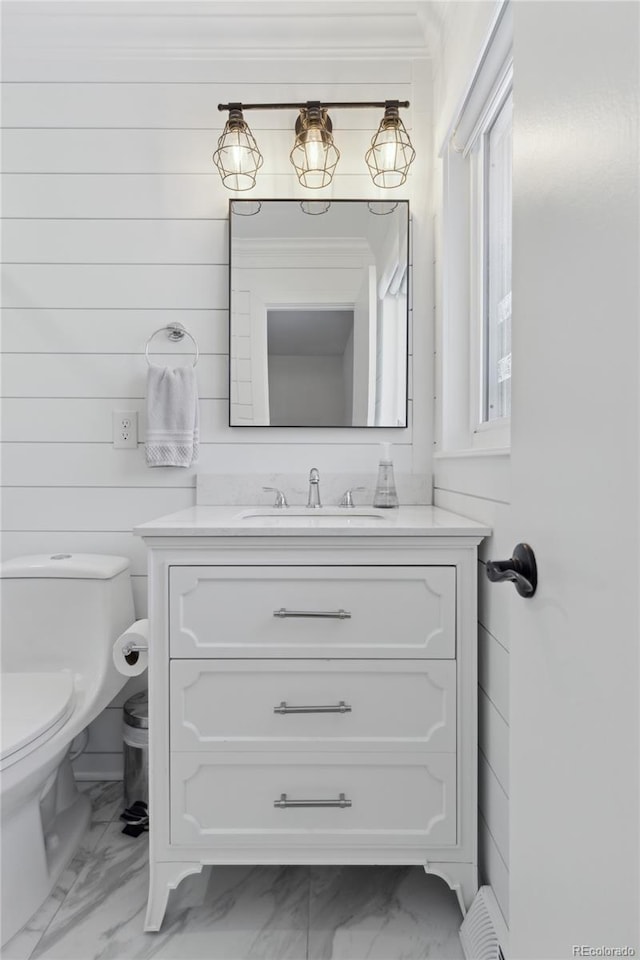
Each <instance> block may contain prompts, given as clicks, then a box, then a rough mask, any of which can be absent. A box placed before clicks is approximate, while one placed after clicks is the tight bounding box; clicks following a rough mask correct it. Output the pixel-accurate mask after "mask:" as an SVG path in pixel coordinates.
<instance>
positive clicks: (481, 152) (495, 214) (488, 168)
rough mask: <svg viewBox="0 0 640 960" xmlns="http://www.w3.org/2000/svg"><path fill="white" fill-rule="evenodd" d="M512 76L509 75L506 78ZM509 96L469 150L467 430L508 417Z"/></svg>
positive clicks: (509, 282)
mask: <svg viewBox="0 0 640 960" xmlns="http://www.w3.org/2000/svg"><path fill="white" fill-rule="evenodd" d="M509 79H510V78H509ZM512 120H513V95H512V93H511V90H510V86H509V87H508V88H507V91H506V96H505V97H504V99H502V98H501V102H499V104H498V105H497V106H495V107H494V108H493V109H492V110H490V111H489V112H488V114H487V117H486V120H485V122H484V123H483V125H482V127H481V129H480V132H479V135H478V137H477V139H476V141H475V143H474V146H473V150H472V153H471V158H472V159H471V163H472V166H475V167H476V171H475V181H476V183H477V185H478V189H477V191H476V192H475V196H474V195H473V194H472V197H473V200H472V202H473V203H474V206H475V207H476V216H477V221H478V235H477V236H476V242H475V244H474V246H473V248H472V265H471V269H472V270H473V271H474V272H475V273H476V274H477V281H476V282H477V286H476V285H475V284H474V285H473V286H475V287H476V289H477V291H478V296H477V297H476V298H475V302H474V303H472V304H471V313H472V322H473V314H474V313H475V314H476V317H475V322H476V323H477V324H478V326H479V335H478V336H477V337H476V338H473V341H474V343H475V344H476V349H475V350H474V351H473V353H472V356H471V363H472V365H473V366H474V367H475V370H472V381H473V382H474V383H477V384H478V392H477V393H475V395H474V397H473V409H472V421H471V429H472V431H473V432H475V433H477V432H478V431H479V430H481V429H482V427H483V425H497V424H498V423H499V422H500V421H502V424H503V425H504V423H505V421H506V420H507V419H508V418H509V417H510V415H511V249H512V241H511V211H512V201H511V182H512V177H511V173H512Z"/></svg>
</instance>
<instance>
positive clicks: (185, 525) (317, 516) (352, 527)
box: [133, 505, 491, 538]
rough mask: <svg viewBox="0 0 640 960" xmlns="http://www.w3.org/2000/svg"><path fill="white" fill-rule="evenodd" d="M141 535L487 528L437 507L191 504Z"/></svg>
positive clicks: (465, 532) (450, 532) (480, 531)
mask: <svg viewBox="0 0 640 960" xmlns="http://www.w3.org/2000/svg"><path fill="white" fill-rule="evenodd" d="M133 532H134V533H135V534H137V535H138V536H140V537H145V538H146V537H172V536H173V537H243V536H244V537H247V536H250V537H256V536H258V537H291V536H312V537H336V536H349V537H354V536H355V537H385V536H388V537H394V536H395V537H397V536H403V537H407V536H408V537H468V536H473V537H478V538H482V537H486V536H488V535H489V534H490V533H491V528H490V527H487V526H485V525H484V524H481V523H477V522H476V521H475V520H470V519H468V518H467V517H461V516H459V515H458V514H455V513H450V512H449V511H448V510H442V509H441V508H440V507H433V506H406V507H397V508H394V509H391V510H381V509H376V508H375V507H356V508H353V509H348V508H344V507H343V508H336V507H321V508H319V509H317V510H308V509H307V508H306V507H289V508H283V509H282V510H276V509H273V508H268V507H259V506H255V505H247V506H238V505H234V506H203V505H199V506H194V507H189V508H188V509H186V510H179V511H178V512H177V513H170V514H167V515H166V516H164V517H159V518H158V519H157V520H150V521H149V522H147V523H141V524H140V525H139V526H136V527H134V530H133Z"/></svg>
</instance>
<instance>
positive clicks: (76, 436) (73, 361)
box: [2, 23, 433, 776]
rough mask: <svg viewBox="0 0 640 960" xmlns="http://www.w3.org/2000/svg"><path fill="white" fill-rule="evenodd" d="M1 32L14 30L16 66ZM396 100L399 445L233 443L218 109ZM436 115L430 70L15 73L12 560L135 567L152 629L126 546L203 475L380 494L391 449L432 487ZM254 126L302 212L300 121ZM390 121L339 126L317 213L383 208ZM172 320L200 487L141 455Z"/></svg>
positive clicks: (27, 62)
mask: <svg viewBox="0 0 640 960" xmlns="http://www.w3.org/2000/svg"><path fill="white" fill-rule="evenodd" d="M123 29H124V28H123ZM10 30H11V24H10V23H9V24H5V25H4V43H5V48H6V49H7V50H9V51H10V49H11V42H12V38H11V35H10ZM396 97H397V98H399V99H408V100H411V101H412V102H413V103H414V104H415V105H414V106H413V107H412V109H411V111H409V112H406V113H403V119H404V120H405V122H406V124H407V127H408V129H409V130H410V131H411V136H412V139H413V140H414V143H415V146H416V149H417V151H418V159H417V160H416V162H415V164H414V168H413V171H412V175H411V178H410V181H409V182H408V184H407V185H406V188H403V189H402V190H401V191H398V193H399V194H400V195H401V196H402V197H403V198H408V199H409V200H410V202H411V209H412V216H413V257H414V259H415V261H416V263H419V264H420V269H419V270H416V271H415V274H414V283H413V315H414V316H415V317H416V318H417V322H415V323H413V324H412V329H411V339H410V350H411V352H412V357H411V358H410V371H411V374H412V375H411V377H410V403H409V427H408V429H406V430H400V431H389V430H371V431H366V430H362V429H360V430H358V429H343V430H328V429H315V430H313V431H309V430H303V429H273V430H269V431H268V432H266V431H264V430H260V429H256V428H236V429H230V428H229V427H228V426H227V404H228V400H227V390H228V385H227V365H228V330H227V324H228V309H227V308H228V284H227V272H228V260H227V258H228V253H227V209H228V198H229V194H228V192H227V191H225V190H224V188H223V187H222V185H221V183H220V180H219V177H218V174H217V171H216V170H215V168H214V167H213V166H212V163H211V153H212V151H213V149H214V148H215V143H216V139H217V137H218V136H219V134H220V131H221V127H222V124H223V120H224V115H222V114H220V113H218V111H217V109H216V108H217V104H218V103H219V102H229V101H245V102H251V101H254V102H255V101H258V102H261V101H262V102H263V101H270V102H277V101H295V100H303V101H305V100H308V99H322V100H338V101H339V100H384V99H387V98H396ZM430 111H431V87H430V69H429V64H428V62H426V61H422V60H416V61H410V60H406V59H404V60H397V61H380V60H379V59H378V58H376V59H371V60H366V59H360V60H335V61H333V60H332V61H322V60H313V59H305V60H300V61H295V60H290V61H283V60H273V59H272V60H265V61H263V62H261V61H259V60H252V61H248V62H247V63H241V62H238V61H236V60H217V59H211V60H203V59H197V60H196V59H194V60H190V59H189V58H188V57H184V58H182V59H180V58H173V59H167V62H162V60H161V59H160V58H158V56H154V57H148V56H147V57H145V58H142V57H141V58H139V59H136V58H135V56H134V55H133V54H131V53H129V54H128V55H127V56H125V57H123V58H121V59H111V58H106V57H104V58H102V59H101V58H100V56H99V55H98V54H97V53H96V54H95V55H94V56H92V57H85V58H84V59H82V58H80V57H73V56H70V57H69V58H67V59H65V58H61V57H57V58H53V59H50V60H47V59H44V58H43V59H39V58H38V57H37V56H34V57H31V58H27V59H19V58H17V57H16V58H12V57H11V56H10V57H9V58H8V59H5V64H4V70H3V89H2V121H3V127H4V130H3V141H2V169H3V192H2V198H3V223H2V259H3V262H4V266H3V287H2V292H3V307H4V310H3V321H2V350H3V358H2V361H3V366H2V395H3V398H4V399H3V402H2V436H3V449H2V453H3V464H2V480H3V484H4V490H3V530H4V533H3V538H2V553H3V556H4V557H11V556H16V555H19V554H27V553H39V552H58V551H76V552H99V553H116V554H123V555H125V556H128V557H130V558H131V563H132V574H133V586H134V593H135V602H136V612H137V615H138V616H139V617H141V616H144V615H145V613H146V560H145V551H144V548H143V546H142V544H141V542H140V541H139V540H138V539H136V538H135V537H133V536H132V534H131V532H130V531H131V528H132V527H133V525H134V524H137V523H141V522H143V521H145V520H149V519H152V518H153V517H157V516H160V515H162V514H165V513H169V512H172V511H174V510H179V509H182V508H183V507H187V506H190V505H191V504H193V503H194V497H195V491H194V484H195V472H196V469H197V470H200V471H204V472H207V473H216V472H220V473H226V474H228V473H235V472H238V473H250V472H254V471H258V470H259V471H260V472H262V473H264V472H269V471H273V472H278V473H283V472H289V471H290V472H293V473H301V472H304V471H305V470H307V469H309V467H310V465H312V464H313V465H317V466H318V467H319V469H320V471H321V473H322V471H323V470H325V471H331V472H339V471H346V472H363V471H371V473H372V475H374V474H375V469H376V465H377V458H378V443H379V441H380V440H391V441H393V442H394V457H395V462H396V466H397V469H398V470H399V471H402V472H409V473H411V472H414V473H427V472H428V471H429V470H430V466H431V463H430V452H431V409H432V393H433V387H432V375H431V366H432V324H431V316H432V303H433V290H432V267H431V264H432V247H431V212H430V196H431V188H430V162H429V158H430V155H431V113H430ZM248 119H249V121H250V123H251V125H252V127H253V129H254V132H255V134H256V136H257V138H258V141H259V143H260V145H261V148H262V151H263V153H264V156H265V163H264V167H263V170H262V172H261V176H260V180H259V185H258V186H257V187H256V189H255V191H254V193H255V194H256V195H257V196H259V197H273V198H286V197H300V198H303V197H308V196H309V195H310V194H309V191H304V190H303V189H302V188H301V187H300V186H299V185H298V183H297V180H296V178H295V175H294V174H293V172H292V169H291V167H290V164H289V160H288V153H289V150H290V147H291V143H290V141H291V140H292V132H291V131H292V127H293V122H294V119H295V115H289V114H288V113H281V112H264V113H255V114H252V115H251V116H250V117H249V116H248ZM379 119H380V117H379V116H378V115H377V113H376V112H375V111H370V110H350V111H345V112H343V113H342V114H340V113H336V114H334V116H333V121H334V130H335V135H336V140H337V141H338V143H339V146H340V149H341V151H342V158H341V161H340V168H339V174H338V175H337V176H336V179H335V181H334V184H333V185H332V187H331V188H329V189H328V190H326V191H323V196H329V197H331V196H334V197H336V198H338V197H352V198H383V197H387V196H393V193H388V194H387V193H385V192H384V191H380V190H377V189H376V188H375V187H373V186H372V184H371V181H370V179H369V177H368V174H367V172H366V168H365V166H364V162H363V159H362V158H363V154H364V151H365V150H366V148H367V146H368V143H369V141H370V138H371V136H372V133H373V130H374V129H375V126H376V125H377V123H378V122H379ZM314 195H315V194H314ZM243 196H247V195H246V194H244V195H243ZM173 320H180V321H181V322H182V323H184V325H185V326H186V327H187V328H188V330H189V331H190V332H191V333H192V334H193V335H194V336H195V337H196V338H197V340H198V343H199V346H200V362H199V364H198V368H197V371H198V382H199V391H200V398H201V437H202V443H201V458H200V463H199V464H198V466H197V468H192V469H188V470H184V469H171V468H155V469H153V470H150V469H148V468H147V467H146V465H145V461H144V447H143V445H142V442H143V441H144V420H145V417H144V406H145V401H144V397H145V376H146V365H145V360H144V355H143V352H144V345H145V341H146V339H147V337H148V336H149V335H150V334H151V333H152V332H153V331H154V330H155V329H156V328H158V327H161V326H163V325H164V324H166V323H168V322H170V321H173ZM169 348H170V344H169V342H168V341H167V340H165V339H164V338H162V337H158V338H156V339H155V340H154V343H153V349H154V351H155V352H156V353H157V354H159V353H166V354H167V356H166V361H167V362H168V363H174V362H180V358H179V357H178V356H177V354H171V353H170V352H169ZM172 349H173V350H174V351H175V350H176V348H175V347H173V348H172ZM181 349H182V348H178V352H180V350H181ZM187 350H188V345H187V346H185V350H184V352H186V351H187ZM156 359H158V358H157V357H156ZM122 409H124V410H136V411H138V414H139V426H140V436H139V440H140V444H139V446H138V449H137V450H115V449H114V448H113V446H112V444H111V437H112V425H111V416H112V411H113V410H122ZM138 686H139V684H138ZM131 689H132V687H131V685H129V686H128V687H127V690H126V694H128V693H130V692H131ZM124 696H125V694H123V695H122V696H120V697H119V698H118V699H117V700H116V701H114V704H113V705H112V706H111V708H109V709H107V710H106V711H105V713H104V714H103V715H102V716H101V717H100V718H99V719H98V720H97V721H96V722H95V723H94V724H92V726H91V730H90V741H89V747H88V750H87V752H86V753H85V754H84V755H83V757H82V758H81V760H80V761H78V764H77V767H78V769H79V770H80V771H81V772H82V773H83V774H86V775H88V776H91V775H94V776H109V775H117V774H118V771H119V770H120V768H121V753H120V743H121V729H120V719H121V710H120V704H121V703H122V701H123V699H124Z"/></svg>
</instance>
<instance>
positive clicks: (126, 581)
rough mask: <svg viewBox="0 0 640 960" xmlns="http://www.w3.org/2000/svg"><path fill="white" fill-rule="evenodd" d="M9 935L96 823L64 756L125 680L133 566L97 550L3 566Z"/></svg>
mask: <svg viewBox="0 0 640 960" xmlns="http://www.w3.org/2000/svg"><path fill="white" fill-rule="evenodd" d="M0 578H1V579H0V591H1V599H2V702H1V708H0V709H1V718H2V726H1V736H2V741H1V742H2V746H1V756H0V802H1V820H2V832H1V834H0V843H1V856H2V942H3V943H6V942H7V940H9V939H10V938H11V937H12V936H13V935H14V933H16V932H17V931H18V930H19V929H20V928H21V927H22V926H24V924H25V923H26V922H27V920H29V918H30V917H31V916H32V915H33V914H34V913H35V911H36V910H37V909H38V907H39V906H40V904H41V903H42V902H43V901H44V900H45V899H46V897H47V896H48V894H49V893H50V892H51V890H52V888H53V886H54V885H55V883H56V880H57V879H58V877H59V875H60V873H61V872H62V870H63V868H64V867H65V866H66V864H67V863H68V862H69V860H70V859H71V857H72V856H73V854H74V853H75V851H76V849H77V847H78V845H79V843H80V841H81V839H82V837H83V834H84V832H85V830H86V828H87V826H88V824H89V820H90V816H91V805H90V802H89V800H88V798H87V797H86V796H84V795H83V794H81V793H79V792H78V790H77V788H76V784H75V781H74V778H73V773H72V770H71V764H70V762H69V748H70V745H71V741H72V740H73V739H74V737H76V736H77V735H78V734H79V733H80V732H81V731H82V730H83V729H84V728H85V727H86V726H87V725H88V724H89V723H90V722H91V721H92V720H93V719H94V718H95V717H96V716H97V715H98V714H99V713H100V712H101V711H102V710H103V709H104V708H105V707H106V706H107V704H108V703H109V702H110V701H111V700H112V699H113V697H114V696H115V695H116V693H118V691H119V690H120V689H121V688H122V687H123V686H124V684H125V682H126V677H124V676H122V675H121V674H120V673H118V671H117V670H116V668H115V666H114V662H113V655H112V648H113V643H114V641H115V640H116V639H117V637H118V636H119V635H120V634H121V633H123V632H124V630H126V629H127V628H128V627H129V626H130V625H131V623H132V622H133V620H134V610H133V596H132V592H131V580H130V577H129V561H128V560H127V559H125V558H124V557H111V556H101V555H97V554H55V555H53V556H46V555H45V556H31V557H18V558H16V559H15V560H10V561H8V562H6V563H3V564H2V565H0Z"/></svg>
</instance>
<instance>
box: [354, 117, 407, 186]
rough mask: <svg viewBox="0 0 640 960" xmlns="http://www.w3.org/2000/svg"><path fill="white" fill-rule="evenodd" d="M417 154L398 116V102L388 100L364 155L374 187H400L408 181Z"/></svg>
mask: <svg viewBox="0 0 640 960" xmlns="http://www.w3.org/2000/svg"><path fill="white" fill-rule="evenodd" d="M415 155H416V152H415V150H414V149H413V144H412V143H411V140H410V138H409V134H408V133H407V131H406V128H405V125H404V123H403V122H402V120H401V119H400V114H399V113H398V103H397V101H391V100H387V102H386V104H385V108H384V117H383V118H382V120H381V121H380V126H379V127H378V132H377V133H376V135H375V136H374V137H373V139H372V141H371V146H370V147H369V149H368V150H367V152H366V154H365V160H366V161H367V166H368V167H369V173H370V174H371V179H372V180H373V182H374V183H375V185H376V187H385V188H389V187H400V186H402V184H403V183H404V182H405V180H406V179H407V173H408V172H409V167H410V166H411V164H412V163H413V160H414V158H415Z"/></svg>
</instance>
